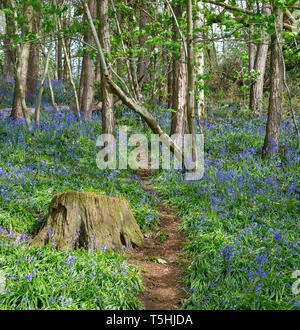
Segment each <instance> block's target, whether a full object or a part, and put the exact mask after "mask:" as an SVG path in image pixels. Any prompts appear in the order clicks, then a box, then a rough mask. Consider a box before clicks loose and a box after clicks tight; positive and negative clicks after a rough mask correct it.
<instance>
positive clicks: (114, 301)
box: [0, 108, 158, 309]
mask: <svg viewBox="0 0 300 330" xmlns="http://www.w3.org/2000/svg"><path fill="white" fill-rule="evenodd" d="M100 134H101V120H100V118H99V117H97V116H95V117H93V118H92V119H90V120H83V119H82V120H78V119H77V118H76V116H75V115H74V114H73V113H72V112H63V111H55V110H53V109H51V108H50V109H49V110H47V111H46V110H44V111H43V113H42V121H41V123H40V127H39V129H37V128H34V129H33V131H32V132H28V130H27V128H26V126H25V124H24V122H22V121H20V122H13V121H11V120H10V118H8V117H5V116H2V115H1V114H0V255H1V265H0V270H1V271H2V270H3V271H4V273H5V276H6V277H7V278H6V292H5V295H1V297H0V301H1V303H0V309H27V308H29V309H66V308H68V309H98V308H100V309H138V308H141V305H140V303H139V302H138V299H137V294H138V292H139V291H140V290H141V283H140V282H139V280H138V278H137V274H136V270H135V269H134V268H130V269H128V268H127V266H126V265H125V262H124V259H123V257H122V256H121V254H120V253H118V252H116V251H115V252H109V251H108V250H109V249H107V247H105V246H104V247H103V249H102V251H100V252H96V251H93V252H91V253H88V252H84V251H75V252H64V253H61V252H59V251H56V250H54V248H55V242H52V241H51V243H53V244H50V245H49V247H47V248H46V247H45V248H34V249H33V248H31V247H30V239H31V238H32V237H33V236H34V235H36V234H37V232H38V231H39V229H40V228H41V227H42V225H43V222H44V220H45V217H46V215H47V212H48V207H49V204H50V201H51V199H52V197H53V195H54V194H56V193H61V192H64V191H69V190H77V191H91V192H96V193H99V194H103V195H108V196H120V197H123V198H126V199H127V200H128V201H129V203H130V205H131V207H132V211H133V213H134V215H135V218H136V220H137V222H138V224H139V225H140V227H141V228H142V229H143V230H144V231H147V230H148V229H149V228H151V227H153V226H154V225H155V224H156V222H157V219H158V217H157V215H156V208H157V203H158V197H157V196H155V195H154V194H152V193H150V192H149V193H148V192H145V191H144V190H143V188H142V184H141V183H140V180H138V178H137V177H136V174H135V173H134V171H133V170H130V169H129V170H120V171H119V170H100V169H98V167H97V165H96V154H97V152H98V151H99V150H98V149H97V148H96V146H95V145H96V139H97V137H98V136H99V135H100ZM25 259H26V260H28V259H30V260H33V259H34V260H36V262H34V263H28V262H27V261H26V262H25V261H24V260H25ZM92 259H93V260H94V261H95V262H96V265H94V264H93V261H92ZM58 265H60V266H59V267H58ZM57 267H58V268H57ZM124 267H126V269H125V270H124ZM99 274H102V275H101V276H100V275H99Z"/></svg>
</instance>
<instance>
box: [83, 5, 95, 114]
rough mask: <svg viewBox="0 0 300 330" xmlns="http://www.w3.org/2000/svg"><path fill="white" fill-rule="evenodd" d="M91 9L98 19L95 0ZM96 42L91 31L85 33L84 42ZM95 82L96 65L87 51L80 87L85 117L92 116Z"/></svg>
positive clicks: (93, 16)
mask: <svg viewBox="0 0 300 330" xmlns="http://www.w3.org/2000/svg"><path fill="white" fill-rule="evenodd" d="M89 9H90V13H91V15H92V18H96V17H97V4H96V1H95V0H92V1H90V2H89ZM85 20H86V15H84V21H85ZM93 41H94V38H93V35H91V34H90V33H89V31H86V32H85V35H84V42H85V43H87V44H92V43H93ZM94 80H95V65H94V60H93V59H91V58H90V51H88V50H85V51H84V54H83V60H82V67H81V77H80V86H79V105H80V111H81V112H82V113H83V115H84V116H89V115H90V114H91V112H90V109H91V107H92V104H93V97H94Z"/></svg>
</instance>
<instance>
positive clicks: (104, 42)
mask: <svg viewBox="0 0 300 330" xmlns="http://www.w3.org/2000/svg"><path fill="white" fill-rule="evenodd" d="M97 4H98V18H99V20H100V24H99V31H98V34H99V39H100V43H101V46H102V47H103V50H104V51H105V52H106V53H107V54H110V35H109V17H108V0H103V1H100V2H97ZM101 70H102V74H101V87H102V97H103V99H102V101H103V108H102V133H103V134H114V133H115V118H114V109H113V106H114V104H113V95H112V94H110V93H109V90H108V84H107V81H106V79H105V77H104V72H103V68H101Z"/></svg>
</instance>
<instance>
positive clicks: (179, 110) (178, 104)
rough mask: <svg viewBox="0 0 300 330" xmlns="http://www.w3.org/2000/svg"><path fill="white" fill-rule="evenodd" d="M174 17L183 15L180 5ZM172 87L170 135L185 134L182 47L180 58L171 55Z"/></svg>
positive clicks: (175, 29) (185, 74) (184, 77)
mask: <svg viewBox="0 0 300 330" xmlns="http://www.w3.org/2000/svg"><path fill="white" fill-rule="evenodd" d="M174 13H175V15H176V17H177V18H178V17H180V16H181V15H182V14H183V7H182V5H178V6H176V7H175V8H174ZM173 31H174V37H173V38H174V41H175V42H178V40H179V35H178V28H177V26H176V23H175V22H174V20H173ZM172 72H173V77H172V82H173V87H172V109H173V110H174V112H172V118H171V133H170V135H173V134H181V135H183V134H185V133H186V132H187V108H186V93H187V67H186V59H185V52H184V49H183V47H182V48H181V56H180V57H178V56H176V55H175V54H174V55H173V70H172Z"/></svg>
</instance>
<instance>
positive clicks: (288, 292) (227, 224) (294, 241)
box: [154, 114, 300, 309]
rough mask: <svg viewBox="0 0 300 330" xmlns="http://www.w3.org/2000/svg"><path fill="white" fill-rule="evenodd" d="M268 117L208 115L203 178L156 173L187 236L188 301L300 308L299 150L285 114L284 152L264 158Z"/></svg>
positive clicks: (192, 304) (188, 304)
mask: <svg viewBox="0 0 300 330" xmlns="http://www.w3.org/2000/svg"><path fill="white" fill-rule="evenodd" d="M166 120H167V119H164V121H163V122H162V125H163V123H164V122H165V121H166ZM265 124H266V118H260V119H252V120H247V121H245V120H244V119H243V118H231V117H227V116H226V114H222V115H221V116H216V117H215V118H214V120H213V121H203V122H202V129H203V133H204V143H205V147H204V149H205V173H204V176H203V178H202V179H201V180H199V181H185V179H184V176H183V175H182V173H181V172H180V171H160V172H157V173H156V178H155V180H154V184H155V186H156V188H157V190H158V191H159V192H160V194H161V196H163V198H164V199H165V200H166V201H167V202H169V203H172V204H175V205H177V206H179V210H180V215H181V216H182V218H183V221H182V224H181V226H182V228H183V229H184V230H185V232H186V234H187V236H188V240H187V244H186V246H185V251H186V253H187V255H188V256H189V257H190V259H191V260H192V263H191V265H190V266H189V267H188V268H187V269H186V273H185V278H184V286H185V289H186V291H187V293H188V294H189V298H188V299H187V300H186V301H185V303H184V304H183V308H184V309H299V308H300V305H299V296H297V295H295V294H293V292H292V285H293V283H294V282H295V281H296V279H295V278H293V277H292V274H293V272H294V271H295V270H297V269H298V270H299V269H300V256H299V245H300V238H299V237H300V235H299V231H300V222H299V218H300V217H299V214H300V212H299V208H300V203H299V194H300V186H299V163H300V156H299V153H298V151H297V143H296V139H295V138H294V127H293V122H292V119H291V118H288V117H286V118H285V119H284V120H283V122H282V128H281V152H280V153H279V154H278V155H275V154H273V155H271V157H268V158H266V159H262V158H261V148H262V145H263V138H264V134H265Z"/></svg>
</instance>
